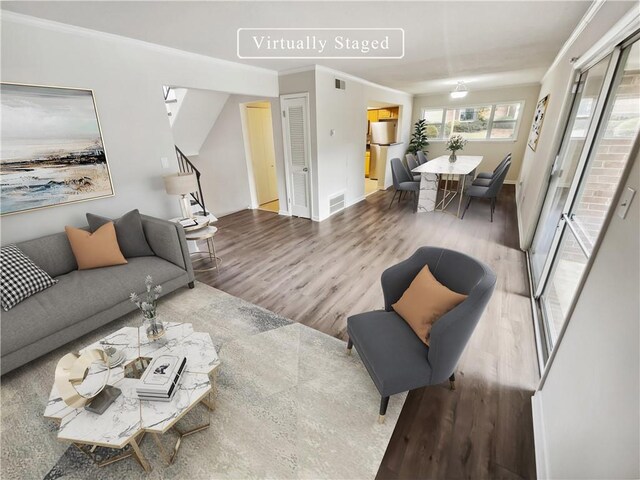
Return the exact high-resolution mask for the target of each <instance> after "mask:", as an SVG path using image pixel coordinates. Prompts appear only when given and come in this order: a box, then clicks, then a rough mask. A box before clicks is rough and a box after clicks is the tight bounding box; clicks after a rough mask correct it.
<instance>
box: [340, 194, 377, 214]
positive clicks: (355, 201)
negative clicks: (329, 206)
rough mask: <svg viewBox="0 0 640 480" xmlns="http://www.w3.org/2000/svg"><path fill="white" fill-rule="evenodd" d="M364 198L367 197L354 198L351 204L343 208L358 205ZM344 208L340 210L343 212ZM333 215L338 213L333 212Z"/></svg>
mask: <svg viewBox="0 0 640 480" xmlns="http://www.w3.org/2000/svg"><path fill="white" fill-rule="evenodd" d="M374 193H375V192H374ZM365 198H367V196H366V195H362V196H361V197H358V198H356V199H355V200H354V201H353V202H351V203H349V204H347V205H346V206H345V207H344V208H349V207H352V206H353V205H355V204H356V203H360V202H361V201H363V200H364V199H365ZM344 208H343V209H342V210H344ZM342 210H340V211H342ZM335 213H338V212H335Z"/></svg>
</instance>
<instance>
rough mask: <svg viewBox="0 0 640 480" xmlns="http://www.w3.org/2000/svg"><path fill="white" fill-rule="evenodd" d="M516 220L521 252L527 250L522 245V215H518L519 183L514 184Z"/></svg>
mask: <svg viewBox="0 0 640 480" xmlns="http://www.w3.org/2000/svg"><path fill="white" fill-rule="evenodd" d="M515 185H516V219H517V221H518V243H520V250H522V251H523V252H524V251H526V250H527V249H526V248H525V245H524V236H523V228H522V215H521V213H520V183H518V182H516V184H515Z"/></svg>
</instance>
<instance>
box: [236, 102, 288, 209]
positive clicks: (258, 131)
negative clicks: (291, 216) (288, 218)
mask: <svg viewBox="0 0 640 480" xmlns="http://www.w3.org/2000/svg"><path fill="white" fill-rule="evenodd" d="M244 109H245V131H246V142H247V145H246V146H247V154H248V155H247V156H248V157H249V159H250V162H248V163H249V164H250V167H251V169H250V172H249V173H250V177H251V176H252V177H253V185H254V189H255V204H256V205H257V208H258V209H260V210H266V211H269V212H275V213H278V212H279V211H280V202H279V200H278V180H277V178H278V176H277V173H276V152H275V146H274V141H273V120H272V118H273V117H272V115H271V103H270V102H267V101H264V102H252V103H246V104H244Z"/></svg>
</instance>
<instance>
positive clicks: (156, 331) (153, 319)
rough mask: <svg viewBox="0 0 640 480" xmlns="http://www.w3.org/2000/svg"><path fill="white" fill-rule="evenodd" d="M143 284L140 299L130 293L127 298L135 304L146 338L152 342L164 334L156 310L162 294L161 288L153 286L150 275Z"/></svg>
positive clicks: (135, 294)
mask: <svg viewBox="0 0 640 480" xmlns="http://www.w3.org/2000/svg"><path fill="white" fill-rule="evenodd" d="M144 284H145V287H146V292H145V293H144V294H143V295H142V298H140V296H138V294H137V293H132V294H131V295H130V297H129V298H131V301H132V302H133V303H135V304H136V306H137V307H138V308H139V309H140V311H141V312H142V317H143V319H144V326H145V331H146V332H147V338H148V339H149V340H151V341H154V340H157V339H159V338H160V337H162V336H163V335H164V333H165V330H164V325H163V324H162V322H160V321H158V310H157V303H158V298H160V294H161V293H162V286H161V285H155V286H154V285H153V279H152V278H151V275H147V278H145V280H144Z"/></svg>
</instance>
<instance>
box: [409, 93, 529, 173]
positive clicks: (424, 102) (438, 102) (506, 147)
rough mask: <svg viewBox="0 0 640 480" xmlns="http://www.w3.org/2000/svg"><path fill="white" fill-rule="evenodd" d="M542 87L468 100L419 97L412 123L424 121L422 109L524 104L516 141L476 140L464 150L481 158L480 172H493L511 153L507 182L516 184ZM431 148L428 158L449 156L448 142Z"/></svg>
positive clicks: (472, 95)
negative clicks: (515, 102)
mask: <svg viewBox="0 0 640 480" xmlns="http://www.w3.org/2000/svg"><path fill="white" fill-rule="evenodd" d="M539 91H540V85H538V84H536V85H524V86H514V87H503V88H499V89H493V90H473V89H471V91H470V92H469V93H468V94H467V96H466V97H465V98H459V99H455V98H451V95H449V94H448V93H441V94H436V95H418V96H416V97H415V98H414V100H413V120H414V122H415V121H417V120H418V119H419V118H421V115H422V109H423V108H439V107H447V108H457V107H461V106H466V105H469V106H477V105H486V104H492V103H498V102H513V101H522V100H524V102H525V105H524V110H523V111H522V113H521V115H522V117H521V118H522V120H521V122H520V129H519V130H518V136H517V137H516V139H515V140H511V141H503V140H500V141H478V140H473V141H470V142H469V143H467V146H466V147H464V152H463V154H464V155H482V156H483V157H484V158H483V159H482V163H481V164H480V167H479V171H484V172H491V171H492V170H493V169H494V168H495V167H496V165H498V163H500V161H501V160H502V159H503V158H504V157H505V156H506V155H507V153H509V152H511V154H512V157H511V158H512V164H511V168H510V169H509V173H508V175H507V181H511V182H513V183H515V182H516V180H517V179H518V176H519V175H520V168H521V165H522V159H523V157H524V154H525V148H528V147H527V139H528V137H529V130H530V128H531V121H532V119H533V115H534V112H535V107H536V103H537V100H538V92H539ZM429 143H430V145H429V146H428V147H427V150H429V155H428V157H429V158H435V157H439V156H440V155H449V153H450V152H448V151H447V150H445V146H446V142H445V141H438V140H429Z"/></svg>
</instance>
